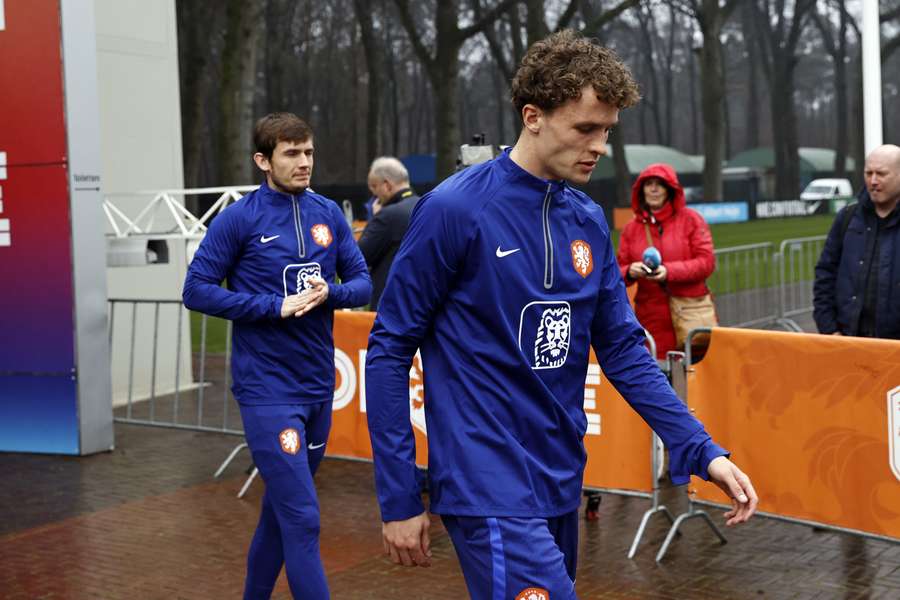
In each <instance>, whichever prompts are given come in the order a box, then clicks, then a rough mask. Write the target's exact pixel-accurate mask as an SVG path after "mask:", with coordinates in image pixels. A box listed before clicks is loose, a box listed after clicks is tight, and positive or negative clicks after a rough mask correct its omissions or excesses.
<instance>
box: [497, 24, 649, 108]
mask: <svg viewBox="0 0 900 600" xmlns="http://www.w3.org/2000/svg"><path fill="white" fill-rule="evenodd" d="M586 85H591V86H592V87H593V88H594V91H595V92H597V97H598V98H599V99H600V100H601V101H603V102H605V103H607V104H609V105H611V106H615V107H616V108H618V109H620V110H621V109H623V108H628V107H629V106H634V105H635V104H637V103H638V101H639V100H640V99H641V95H640V92H639V90H638V86H637V83H635V81H634V78H633V77H632V76H631V71H629V70H628V67H626V66H625V65H624V64H623V63H622V61H620V60H619V57H618V56H616V54H615V53H614V52H613V51H612V50H610V49H608V48H604V47H603V46H601V45H599V43H597V41H596V40H592V39H588V38H585V37H582V36H580V35H579V34H577V33H575V32H574V31H572V30H571V29H566V30H563V31H560V32H558V33H554V34H553V35H551V36H549V37H547V38H544V39H543V40H541V41H539V42H535V43H534V44H532V45H531V47H530V48H529V49H528V52H527V53H526V54H525V57H524V58H523V59H522V64H521V65H519V70H518V71H516V76H515V77H514V78H513V81H512V93H511V99H512V103H513V106H515V107H516V110H517V111H518V112H519V114H521V113H522V109H523V108H524V107H525V105H526V104H534V105H535V106H538V107H539V108H541V109H543V110H546V111H552V110H554V109H556V108H558V107H559V106H561V105H563V104H564V103H566V102H567V101H569V100H572V99H574V98H578V97H579V96H580V95H581V90H582V89H583V88H584V86H586Z"/></svg>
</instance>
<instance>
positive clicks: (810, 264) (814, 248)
mask: <svg viewBox="0 0 900 600" xmlns="http://www.w3.org/2000/svg"><path fill="white" fill-rule="evenodd" d="M825 237H826V236H824V235H818V236H815V237H805V238H793V239H787V240H784V241H782V242H781V246H780V247H779V249H778V254H779V256H780V261H779V262H780V263H781V268H780V271H779V281H780V284H781V285H780V288H781V289H780V295H779V322H780V324H782V325H783V326H784V327H785V328H786V329H788V330H790V331H803V328H802V327H800V326H799V325H798V324H797V322H796V320H795V319H796V318H797V317H799V316H801V315H808V314H810V313H812V310H813V281H814V280H815V270H816V262H818V260H819V255H821V254H822V247H823V246H824V245H825Z"/></svg>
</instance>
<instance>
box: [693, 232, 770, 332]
mask: <svg viewBox="0 0 900 600" xmlns="http://www.w3.org/2000/svg"><path fill="white" fill-rule="evenodd" d="M715 255H716V270H715V272H714V273H713V275H712V277H710V278H709V280H707V285H708V286H709V289H710V290H711V291H712V293H713V296H714V297H715V302H716V313H717V314H718V317H719V324H720V325H722V326H725V327H761V326H766V325H770V324H772V323H776V322H777V321H778V318H779V314H778V282H777V280H776V276H777V270H776V269H775V262H776V256H775V253H774V246H773V244H772V243H771V242H765V243H761V244H747V245H745V246H735V247H733V248H721V249H719V250H716V252H715Z"/></svg>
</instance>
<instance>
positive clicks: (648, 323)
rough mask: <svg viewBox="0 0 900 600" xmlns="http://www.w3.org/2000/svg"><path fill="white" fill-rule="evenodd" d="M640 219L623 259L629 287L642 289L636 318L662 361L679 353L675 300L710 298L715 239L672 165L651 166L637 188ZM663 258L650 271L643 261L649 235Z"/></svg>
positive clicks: (634, 202)
mask: <svg viewBox="0 0 900 600" xmlns="http://www.w3.org/2000/svg"><path fill="white" fill-rule="evenodd" d="M631 208H632V209H633V210H634V219H633V220H632V221H631V222H629V223H628V225H626V226H625V229H624V230H623V231H622V236H621V238H620V240H619V252H618V254H617V259H618V261H619V268H620V269H621V271H622V277H624V278H625V285H632V284H634V283H637V285H638V289H637V294H636V295H635V298H634V305H635V313H636V314H637V318H638V321H640V322H641V325H643V326H644V328H645V329H646V330H647V331H649V332H650V335H652V336H653V339H654V340H655V341H656V353H657V357H658V358H665V356H666V352H668V351H669V350H675V345H676V343H675V330H674V328H673V327H672V316H671V314H670V313H669V296H670V295H672V296H687V297H699V296H705V295H706V294H708V293H709V288H707V287H706V279H707V277H709V276H710V275H712V272H713V270H714V269H715V267H716V259H715V256H714V255H713V242H712V234H710V232H709V226H708V225H707V224H706V221H704V220H703V217H701V216H700V214H699V213H698V212H696V211H694V210H691V209H690V208H688V207H687V206H686V202H685V199H684V189H683V188H682V187H681V184H680V183H679V182H678V176H677V175H676V174H675V170H674V169H673V168H672V167H670V166H669V165H667V164H663V163H657V164H653V165H650V166H649V167H647V168H646V169H644V171H643V172H642V173H641V174H640V175H639V176H638V178H637V181H635V182H634V186H632V188H631ZM648 230H649V235H650V239H651V241H652V244H650V245H653V246H655V247H656V249H657V250H659V252H660V254H661V255H662V264H661V265H660V266H659V267H658V268H657V269H656V271H652V272H651V271H650V269H648V268H647V267H646V265H644V263H643V261H642V258H643V254H644V250H645V249H646V248H647V246H648V243H647V235H648Z"/></svg>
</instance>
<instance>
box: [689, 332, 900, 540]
mask: <svg viewBox="0 0 900 600" xmlns="http://www.w3.org/2000/svg"><path fill="white" fill-rule="evenodd" d="M694 367H695V370H694V372H693V373H689V374H688V404H689V405H690V407H691V408H692V409H694V410H695V411H696V413H695V414H696V416H697V418H699V419H700V420H701V421H702V422H703V423H704V424H705V425H706V428H707V430H708V431H709V433H710V435H712V437H713V439H715V440H716V441H717V442H718V443H719V444H721V445H722V446H724V447H725V448H728V449H729V450H730V451H731V452H732V458H733V459H734V461H735V462H736V463H737V464H738V465H739V466H740V467H741V469H743V470H744V471H745V472H746V473H747V474H748V475H749V476H750V477H751V479H752V480H753V484H754V487H755V488H756V491H757V493H758V494H759V496H760V510H761V511H763V512H767V513H772V514H777V515H781V516H785V517H792V518H797V519H803V520H809V521H816V522H819V523H823V524H829V525H836V526H839V527H844V528H848V529H854V530H858V531H862V532H868V533H873V534H877V535H883V536H889V537H895V538H900V468H898V466H900V465H898V464H897V463H898V462H900V342H897V341H891V340H873V339H863V338H850V337H839V336H824V335H813V334H799V333H781V332H772V331H753V330H747V329H728V328H716V329H714V330H713V333H712V339H711V343H710V347H709V350H708V351H707V354H706V357H705V358H704V359H703V361H702V362H700V363H699V364H697V365H695V366H694ZM695 481H696V484H697V485H695V487H696V488H697V492H698V497H699V498H700V499H703V500H708V501H711V502H716V503H722V502H723V501H724V496H723V495H722V493H721V491H719V489H718V488H716V487H715V486H713V485H712V484H709V483H706V482H702V481H699V480H695Z"/></svg>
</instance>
